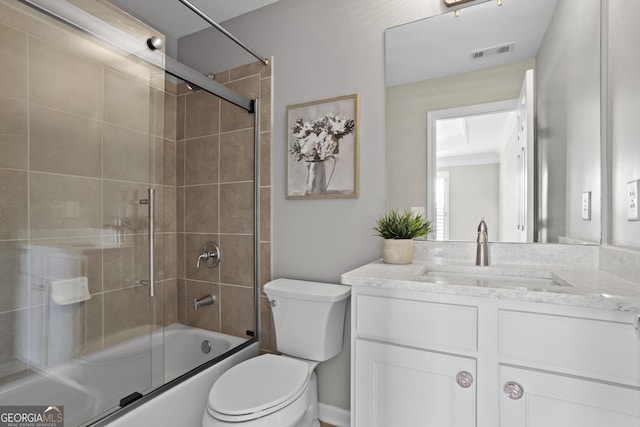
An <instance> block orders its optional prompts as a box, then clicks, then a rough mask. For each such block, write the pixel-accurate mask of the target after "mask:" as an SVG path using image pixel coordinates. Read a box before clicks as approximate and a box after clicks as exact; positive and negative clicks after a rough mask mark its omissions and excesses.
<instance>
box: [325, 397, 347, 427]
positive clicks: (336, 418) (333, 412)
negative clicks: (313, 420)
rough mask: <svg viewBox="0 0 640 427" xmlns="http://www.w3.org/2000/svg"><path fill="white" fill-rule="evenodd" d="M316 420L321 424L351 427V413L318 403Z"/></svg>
mask: <svg viewBox="0 0 640 427" xmlns="http://www.w3.org/2000/svg"><path fill="white" fill-rule="evenodd" d="M318 418H320V421H322V422H323V423H327V424H331V425H334V426H336V427H349V426H350V425H351V412H349V411H347V410H346V409H342V408H338V407H337V406H331V405H325V404H324V403H320V404H319V407H318Z"/></svg>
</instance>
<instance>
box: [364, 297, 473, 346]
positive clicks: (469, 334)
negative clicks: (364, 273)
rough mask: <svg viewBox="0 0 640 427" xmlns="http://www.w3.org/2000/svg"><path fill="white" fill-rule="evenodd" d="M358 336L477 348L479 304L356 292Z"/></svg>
mask: <svg viewBox="0 0 640 427" xmlns="http://www.w3.org/2000/svg"><path fill="white" fill-rule="evenodd" d="M356 304H357V306H356V310H357V311H356V319H355V322H356V331H357V334H358V336H359V337H366V338H370V339H377V340H383V341H387V342H394V343H398V344H403V345H408V346H412V347H418V348H425V349H431V350H439V351H454V352H459V351H468V352H474V351H476V350H477V348H478V308H477V307H474V306H466V305H456V304H444V303H434V302H427V301H416V300H410V299H399V298H383V297H377V296H370V295H358V297H357V301H356Z"/></svg>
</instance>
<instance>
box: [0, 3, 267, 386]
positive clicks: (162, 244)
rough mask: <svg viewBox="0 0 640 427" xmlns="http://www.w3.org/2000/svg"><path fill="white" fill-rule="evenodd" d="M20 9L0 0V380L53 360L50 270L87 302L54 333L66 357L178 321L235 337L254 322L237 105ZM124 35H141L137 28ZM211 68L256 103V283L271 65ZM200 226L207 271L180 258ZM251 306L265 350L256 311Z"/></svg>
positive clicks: (248, 163) (245, 168)
mask: <svg viewBox="0 0 640 427" xmlns="http://www.w3.org/2000/svg"><path fill="white" fill-rule="evenodd" d="M91 5H92V7H95V8H101V7H102V6H99V5H97V4H96V5H93V2H91ZM23 11H26V13H23ZM30 13H31V9H30V8H28V7H27V6H23V5H20V4H19V3H18V2H14V1H5V0H0V53H1V54H2V58H3V60H2V61H1V62H0V75H1V76H3V79H0V80H1V81H0V271H1V272H2V275H0V332H2V333H1V334H0V384H5V383H8V382H11V381H13V380H14V379H18V378H20V377H24V376H28V375H30V374H32V373H33V368H36V369H37V368H38V367H40V366H43V365H47V364H51V363H55V362H56V360H46V359H45V358H44V357H42V355H44V354H46V351H44V348H43V347H42V343H43V341H44V340H45V334H46V333H47V329H46V325H47V324H46V318H45V317H44V313H45V312H44V311H43V310H46V309H47V306H48V304H47V303H46V302H45V300H44V298H45V297H46V295H44V293H43V291H42V286H43V285H45V284H47V283H49V282H51V281H53V280H61V279H69V278H74V277H86V278H87V282H88V288H89V292H90V294H91V298H90V299H89V300H87V301H84V302H79V303H77V304H75V306H74V307H75V308H77V310H76V312H75V316H76V322H75V323H74V326H73V331H65V332H68V333H69V334H70V337H71V338H73V343H72V348H71V349H70V350H71V353H72V354H71V356H74V357H75V356H80V355H87V354H90V353H92V352H94V351H97V350H100V349H102V348H105V347H109V346H110V345H113V344H116V343H119V342H122V341H125V340H128V339H130V338H132V337H133V336H137V335H140V334H142V335H146V334H148V333H149V332H150V331H151V330H152V329H156V328H159V327H161V326H162V325H169V324H172V323H175V322H178V321H181V322H183V323H186V324H190V325H193V326H201V327H205V328H206V329H212V330H214V331H224V332H226V333H229V334H232V335H236V336H239V337H245V338H246V337H247V335H246V331H247V330H254V329H255V328H254V325H253V307H254V304H253V300H252V298H253V291H252V285H253V284H252V280H253V272H252V269H253V254H252V251H251V247H252V246H251V245H252V241H253V236H252V233H253V230H252V229H249V228H248V226H247V220H248V218H249V217H251V220H250V221H251V222H250V224H253V219H252V214H251V213H250V211H251V210H252V209H253V194H252V193H251V195H250V196H248V189H247V188H248V187H252V185H253V181H252V180H253V177H252V174H253V150H252V148H251V150H249V144H250V145H251V147H253V115H250V114H247V113H246V112H242V111H240V109H237V108H235V107H233V106H231V105H229V104H227V103H226V102H224V101H220V100H218V99H216V100H215V101H211V100H210V99H208V98H209V97H206V96H204V94H205V93H204V92H203V91H200V92H194V93H191V92H187V91H186V90H185V89H184V87H183V86H181V87H178V86H176V85H175V84H172V83H170V82H166V86H165V78H166V76H165V73H164V72H163V71H162V70H158V69H155V68H151V67H149V66H148V65H146V64H144V63H138V62H136V61H135V60H133V59H131V58H129V57H127V58H123V57H120V56H118V55H117V54H114V52H112V51H110V50H109V49H105V48H104V47H103V46H100V45H98V44H95V43H94V42H92V41H90V40H89V39H88V38H86V37H85V36H78V35H76V34H74V33H73V32H70V31H69V30H68V28H67V27H65V26H64V25H63V24H61V23H58V22H57V21H53V20H51V21H48V20H41V18H39V17H36V18H32V17H30ZM101 13H103V14H104V16H103V17H104V18H105V19H108V20H110V22H119V23H120V24H122V25H129V23H127V22H124V21H122V20H121V19H120V18H121V17H119V15H118V16H116V17H109V16H108V15H109V11H108V10H106V11H101ZM134 27H135V26H134V25H131V28H128V30H132V28H134ZM135 31H139V32H140V34H137V37H142V38H144V39H146V38H147V37H148V35H149V34H150V33H144V31H145V29H144V28H143V29H136V30H135ZM50 40H55V44H49V41H50ZM217 79H218V81H222V80H224V81H225V82H227V84H228V85H229V86H230V87H231V88H233V89H234V90H236V91H238V92H241V93H242V94H243V95H246V96H250V97H252V98H258V97H259V98H260V102H261V113H262V114H261V118H260V119H261V125H260V126H261V132H260V150H261V177H260V179H261V181H260V186H261V193H260V200H261V206H262V209H261V236H260V240H261V250H262V251H261V261H262V270H263V271H262V272H261V276H262V280H261V284H264V283H266V282H267V281H268V280H269V278H270V271H271V269H270V267H271V261H270V259H271V256H270V253H271V251H270V248H271V243H270V241H271V226H270V224H271V220H270V134H271V69H270V68H263V67H260V66H256V65H254V64H250V65H248V66H246V67H240V68H239V69H236V70H231V71H229V72H225V73H221V74H220V75H219V76H217ZM211 98H213V96H211ZM62 101H65V102H62ZM67 101H69V102H67ZM210 102H212V103H213V104H215V105H214V106H213V107H212V109H209V108H208V107H209V106H208V105H207V103H210ZM212 110H213V112H214V114H213V115H212V114H209V113H211V111H212ZM214 126H215V128H214ZM205 142H206V143H207V144H208V145H207V144H205ZM191 143H193V144H191ZM189 144H191V145H189ZM228 148H230V149H228ZM198 150H202V151H198ZM212 159H213V162H211V163H208V161H209V160H212ZM203 160H204V161H206V162H203ZM151 184H153V185H154V186H155V187H156V200H157V203H156V212H155V218H156V236H155V237H156V239H155V240H156V248H155V253H156V293H157V297H156V298H155V299H154V300H151V299H149V297H148V289H147V288H146V287H143V286H139V285H138V284H137V283H138V280H140V279H144V278H146V276H147V271H148V265H147V261H146V260H147V256H148V254H147V247H146V246H147V239H148V236H147V234H146V233H147V228H148V222H147V221H148V220H147V207H146V206H145V205H140V204H139V203H138V200H140V199H144V198H146V197H147V195H146V190H147V188H148V187H149V186H150V185H151ZM210 189H213V191H212V192H207V191H203V190H210ZM211 194H214V195H215V198H210V197H209V196H210V195H211ZM218 194H219V195H220V197H223V198H224V202H225V208H223V207H222V205H219V206H218ZM185 195H186V196H187V197H185ZM236 196H239V197H236ZM187 198H188V199H187ZM205 204H206V205H205ZM178 206H180V208H179V209H178ZM211 206H218V207H215V208H213V209H209V208H211ZM230 206H232V207H233V208H236V209H237V210H238V213H237V214H236V213H233V212H230V211H229V210H228V209H226V208H228V207H230ZM192 213H196V216H193V215H192ZM187 214H188V215H187ZM187 217H188V218H187ZM200 220H202V222H200ZM201 238H206V240H208V239H211V240H215V241H217V242H218V243H219V245H220V246H221V248H222V250H223V254H224V255H223V256H224V257H225V261H226V262H225V263H224V264H223V265H222V266H221V267H219V268H218V269H215V271H214V272H213V274H214V276H204V275H202V276H201V274H204V273H202V272H200V271H195V269H194V268H193V267H192V264H193V266H194V264H195V259H196V258H197V256H195V257H194V254H193V251H194V250H197V249H199V245H200V244H201V242H200V240H201ZM196 242H197V243H198V244H197V245H198V247H197V248H194V246H195V245H196ZM202 242H204V240H202ZM249 242H251V243H249ZM185 243H187V244H189V245H191V246H188V247H187V248H188V251H189V252H188V253H187V254H186V255H185ZM234 260H235V262H234ZM239 260H241V261H242V263H240V262H239ZM187 265H188V267H187ZM208 274H211V273H208ZM205 293H215V294H216V295H217V297H218V302H217V303H216V304H214V305H213V306H207V307H204V308H203V309H201V310H198V312H195V311H194V310H193V307H192V306H191V302H192V300H193V298H195V297H201V296H203V295H204V294H205ZM262 302H263V304H261V307H262V309H263V319H264V320H263V322H264V326H263V329H264V330H265V331H266V332H267V333H266V334H265V335H266V337H267V339H266V340H263V345H264V347H265V349H267V350H269V349H270V348H272V344H269V343H272V341H273V339H269V337H270V336H271V334H270V333H269V331H270V330H271V329H270V328H271V322H270V311H269V306H268V304H266V299H265V298H264V297H263V298H262ZM65 357H66V355H65Z"/></svg>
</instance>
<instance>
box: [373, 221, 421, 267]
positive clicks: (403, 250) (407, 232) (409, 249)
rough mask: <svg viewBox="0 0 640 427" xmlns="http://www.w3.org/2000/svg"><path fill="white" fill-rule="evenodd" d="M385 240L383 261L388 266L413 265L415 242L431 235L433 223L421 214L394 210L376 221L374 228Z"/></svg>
mask: <svg viewBox="0 0 640 427" xmlns="http://www.w3.org/2000/svg"><path fill="white" fill-rule="evenodd" d="M373 230H374V231H375V232H376V234H377V235H378V236H380V237H382V238H384V243H383V247H382V261H383V262H385V263H387V264H411V263H412V262H413V240H412V239H414V238H416V237H420V236H424V235H427V234H429V233H431V221H429V220H428V219H426V218H424V217H423V216H422V215H421V214H419V213H413V212H410V211H405V212H404V213H402V214H401V213H399V212H398V211H397V210H395V209H392V210H391V211H389V212H388V213H387V214H386V215H384V216H381V217H380V218H378V220H377V221H376V226H375V227H374V228H373Z"/></svg>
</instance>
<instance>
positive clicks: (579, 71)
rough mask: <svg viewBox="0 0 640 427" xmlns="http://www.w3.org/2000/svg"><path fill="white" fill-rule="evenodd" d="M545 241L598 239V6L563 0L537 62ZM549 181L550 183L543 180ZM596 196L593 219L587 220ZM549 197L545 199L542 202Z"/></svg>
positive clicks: (590, 0) (590, 1)
mask: <svg viewBox="0 0 640 427" xmlns="http://www.w3.org/2000/svg"><path fill="white" fill-rule="evenodd" d="M536 71H537V74H536V75H537V77H536V85H537V86H538V87H541V88H545V90H544V91H537V93H538V94H539V97H538V99H537V119H538V130H539V131H538V150H539V151H538V158H539V164H540V167H541V168H542V171H541V172H542V173H541V176H542V177H544V178H543V182H546V183H547V186H546V187H544V188H542V189H541V196H543V200H547V203H546V204H545V203H542V204H541V211H542V212H541V215H540V221H539V224H540V226H541V230H542V232H543V233H545V234H546V236H545V237H546V238H543V239H542V240H543V241H549V242H557V241H558V238H559V237H560V236H567V237H569V238H573V239H579V240H586V241H593V242H599V241H600V1H599V0H586V1H585V0H562V1H560V2H558V6H557V8H556V13H555V14H554V17H553V20H552V21H551V25H550V26H549V29H548V31H547V34H546V36H545V38H544V40H543V42H542V45H541V47H540V50H539V52H538V56H537V57H536ZM545 178H546V179H545ZM584 191H591V200H592V205H591V221H584V220H582V218H581V206H582V205H581V203H582V192H584ZM545 193H546V194H547V196H548V197H547V198H546V199H544V195H545Z"/></svg>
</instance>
